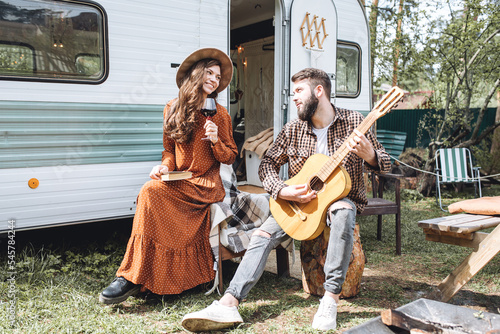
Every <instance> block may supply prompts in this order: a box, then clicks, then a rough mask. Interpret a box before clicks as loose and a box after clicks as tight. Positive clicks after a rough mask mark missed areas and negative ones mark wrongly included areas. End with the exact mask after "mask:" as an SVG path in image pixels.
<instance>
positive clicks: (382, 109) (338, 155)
mask: <svg viewBox="0 0 500 334" xmlns="http://www.w3.org/2000/svg"><path fill="white" fill-rule="evenodd" d="M403 96H404V92H403V91H402V90H401V89H400V88H399V87H396V86H394V87H392V88H391V89H390V90H389V91H388V92H387V94H385V95H384V96H383V97H382V99H380V101H379V102H377V104H376V105H375V107H374V108H373V110H372V111H371V112H370V113H369V114H368V116H366V118H365V119H364V120H363V121H362V122H361V123H360V124H359V125H358V127H357V128H356V130H358V131H359V132H361V133H362V134H365V133H367V132H368V130H369V129H370V128H371V126H372V125H373V124H375V122H376V121H377V119H379V118H380V117H382V116H384V115H385V114H387V113H388V112H390V111H391V109H392V108H393V107H394V106H395V105H396V103H398V101H399V100H401V99H402V98H403ZM355 135H356V134H355V133H354V131H353V132H352V133H351V134H350V135H349V137H348V138H347V140H345V141H344V143H343V144H342V145H340V147H339V149H338V150H337V151H335V154H334V155H333V156H332V157H331V158H330V160H328V162H327V163H325V164H324V166H323V167H321V169H320V170H319V172H318V174H317V176H318V177H319V178H320V179H321V180H322V181H323V182H324V181H326V180H327V179H328V177H329V176H330V175H331V174H332V173H333V172H334V171H335V170H336V169H337V168H338V167H339V166H340V164H341V163H342V160H344V158H345V157H346V156H347V155H348V154H349V152H350V151H349V148H348V147H347V143H349V142H350V141H351V139H353V138H354V136H355Z"/></svg>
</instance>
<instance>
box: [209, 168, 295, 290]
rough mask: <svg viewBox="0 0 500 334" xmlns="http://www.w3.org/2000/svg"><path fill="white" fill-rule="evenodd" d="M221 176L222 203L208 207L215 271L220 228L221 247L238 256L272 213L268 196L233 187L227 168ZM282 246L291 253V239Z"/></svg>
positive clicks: (231, 171)
mask: <svg viewBox="0 0 500 334" xmlns="http://www.w3.org/2000/svg"><path fill="white" fill-rule="evenodd" d="M220 174H221V178H222V182H223V184H224V189H225V190H226V196H225V197H224V200H223V201H222V202H217V203H214V204H212V205H211V206H210V219H211V222H212V227H211V230H210V246H211V247H212V252H213V254H214V257H215V263H214V270H216V271H217V269H218V266H217V263H218V261H219V228H220V231H221V233H220V241H221V244H222V245H223V246H224V247H226V248H228V249H229V250H231V251H232V252H234V253H239V252H241V251H244V250H246V249H247V247H248V243H249V242H250V238H251V236H252V234H253V232H254V231H255V230H256V229H257V228H258V227H259V226H260V225H262V223H264V222H265V221H266V219H267V218H268V217H269V215H270V214H271V212H270V210H269V194H250V193H247V192H243V191H239V190H238V188H237V186H236V174H235V173H234V171H233V168H232V167H231V166H230V165H225V164H221V169H220ZM219 226H220V227H219ZM281 246H282V247H283V248H285V249H287V250H288V251H290V252H291V251H292V250H293V240H292V239H291V238H288V239H287V240H285V241H283V242H282V244H281ZM218 275H219V273H218V272H217V274H216V279H215V284H214V287H213V288H212V289H211V290H210V291H209V292H207V294H209V293H212V292H213V291H214V290H215V289H216V288H217V285H218V282H219V280H218Z"/></svg>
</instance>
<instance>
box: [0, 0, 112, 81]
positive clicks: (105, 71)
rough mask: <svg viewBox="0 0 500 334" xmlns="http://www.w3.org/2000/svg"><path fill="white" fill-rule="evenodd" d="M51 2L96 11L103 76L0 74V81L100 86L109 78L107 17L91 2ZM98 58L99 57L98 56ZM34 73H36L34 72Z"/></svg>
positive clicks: (88, 0)
mask: <svg viewBox="0 0 500 334" xmlns="http://www.w3.org/2000/svg"><path fill="white" fill-rule="evenodd" d="M50 1H52V2H60V3H70V4H76V5H86V6H91V7H93V8H94V9H96V10H97V11H98V12H100V13H101V15H102V38H103V53H102V64H103V74H102V76H101V77H100V78H99V79H97V80H92V79H77V78H74V79H69V78H48V77H47V78H43V77H38V76H16V75H5V74H3V73H1V72H0V80H5V81H31V82H51V83H70V84H86V85H100V84H102V83H103V82H105V81H106V80H107V78H108V76H109V38H108V15H107V13H106V10H105V9H104V7H103V6H102V5H101V4H99V3H97V2H95V1H91V0H50ZM0 43H1V44H7V45H20V46H25V47H28V48H29V49H31V50H34V48H33V46H31V45H29V44H26V43H23V42H19V43H16V42H10V41H9V42H7V41H2V40H0ZM98 56H99V55H98ZM33 63H34V64H33V69H34V70H36V68H37V67H36V61H35V58H33ZM35 73H36V72H35Z"/></svg>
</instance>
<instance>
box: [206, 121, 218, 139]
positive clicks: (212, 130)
mask: <svg viewBox="0 0 500 334" xmlns="http://www.w3.org/2000/svg"><path fill="white" fill-rule="evenodd" d="M204 128H205V136H207V137H209V138H210V141H211V142H212V143H213V144H216V143H217V141H218V140H219V137H217V129H218V128H217V125H216V124H215V123H214V122H212V121H210V120H208V119H207V121H206V122H205V126H204Z"/></svg>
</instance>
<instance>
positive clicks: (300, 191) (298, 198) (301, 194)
mask: <svg viewBox="0 0 500 334" xmlns="http://www.w3.org/2000/svg"><path fill="white" fill-rule="evenodd" d="M278 197H279V198H281V199H284V200H287V201H294V202H298V203H308V202H310V201H312V200H313V199H314V198H316V191H313V190H310V189H309V187H308V186H307V184H299V185H293V186H288V187H285V188H283V189H281V190H280V192H279V194H278Z"/></svg>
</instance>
